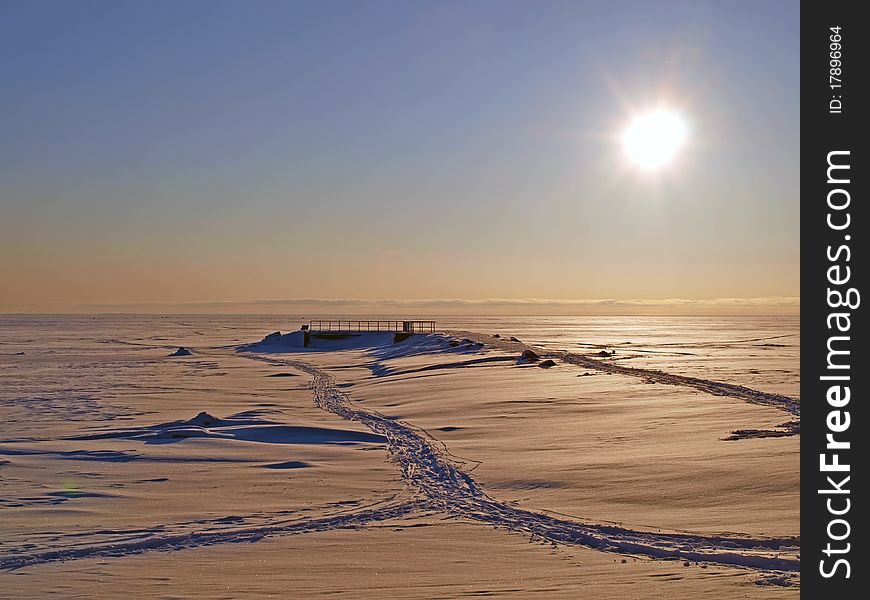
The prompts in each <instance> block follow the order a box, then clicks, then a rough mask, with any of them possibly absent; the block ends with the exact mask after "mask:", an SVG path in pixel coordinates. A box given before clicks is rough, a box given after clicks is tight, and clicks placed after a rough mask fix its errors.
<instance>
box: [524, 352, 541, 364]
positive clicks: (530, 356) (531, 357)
mask: <svg viewBox="0 0 870 600" xmlns="http://www.w3.org/2000/svg"><path fill="white" fill-rule="evenodd" d="M520 360H523V361H526V362H538V361H539V360H541V357H540V356H538V355H537V354H536V353H534V352H532V351H531V350H523V353H522V354H520Z"/></svg>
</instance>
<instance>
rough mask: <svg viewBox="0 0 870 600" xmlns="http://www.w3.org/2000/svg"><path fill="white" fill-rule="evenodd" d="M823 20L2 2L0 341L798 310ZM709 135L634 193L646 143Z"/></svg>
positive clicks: (713, 12) (514, 9)
mask: <svg viewBox="0 0 870 600" xmlns="http://www.w3.org/2000/svg"><path fill="white" fill-rule="evenodd" d="M798 42H799V15H798V3H797V2H775V1H769V2H749V1H746V2H733V1H728V2H725V1H722V2H700V1H687V2H665V1H639V2H627V1H616V0H608V1H600V2H580V1H572V2H558V1H542V2H532V1H505V0H500V1H495V0H494V1H480V0H468V1H464V2H455V1H445V0H440V1H432V2H423V1H412V2H409V1H395V2H392V1H380V0H377V1H374V0H373V1H359V2H357V1H349V0H348V1H344V2H340V1H324V2H317V1H305V2H303V1H284V2H278V1H251V2H241V1H235V2H219V1H203V2H195V1H184V2H176V1H173V2H161V1H148V2H144V1H143V2H129V1H126V2H116V1H87V0H78V1H76V2H61V1H57V2H51V1H41V2H29V1H28V2H9V1H6V0H0V79H2V82H3V90H2V94H0V281H2V286H0V312H2V311H4V310H5V311H18V310H24V311H27V310H63V309H64V307H70V306H83V305H91V304H94V305H96V304H99V305H110V304H118V303H120V304H127V303H133V304H135V303H149V302H175V303H190V302H200V301H234V300H252V299H267V300H268V299H282V298H290V299H292V298H363V299H372V298H374V299H377V298H390V299H426V298H465V299H483V298H502V299H519V298H546V299H560V300H570V299H604V298H615V299H666V298H680V299H688V300H702V301H704V300H709V299H715V298H735V297H737V298H757V297H796V296H798V289H799V273H798V266H799V237H798V225H799V216H800V215H799V188H798V172H799V157H798V155H799V120H798V116H799V105H800V98H799V54H798ZM662 102H664V103H667V104H668V105H669V106H673V107H675V108H677V109H679V110H680V111H682V112H683V113H684V114H685V115H686V118H687V120H688V121H689V124H690V127H691V138H690V143H689V146H688V147H687V148H686V151H685V153H684V155H683V157H682V159H681V161H680V163H679V164H678V165H676V166H675V168H673V169H671V170H670V171H668V172H667V173H665V174H660V175H650V174H649V173H639V172H637V171H635V170H632V169H629V168H627V166H626V164H625V161H624V160H623V157H622V154H621V150H620V148H619V147H618V144H616V142H615V141H614V137H615V136H616V135H617V133H618V132H619V130H620V129H621V128H622V127H624V126H625V124H626V122H627V120H628V118H629V116H630V115H631V114H633V113H634V112H636V111H638V110H642V109H644V108H647V107H650V106H653V105H656V104H659V103H662Z"/></svg>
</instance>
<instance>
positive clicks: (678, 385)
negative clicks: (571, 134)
mask: <svg viewBox="0 0 870 600" xmlns="http://www.w3.org/2000/svg"><path fill="white" fill-rule="evenodd" d="M300 323H301V321H298V322H297V321H294V320H293V319H287V318H282V317H260V316H257V317H250V316H245V317H187V316H185V317H169V318H161V317H151V316H149V317H145V316H140V317H135V316H125V317H108V316H98V317H97V318H96V319H93V318H90V317H88V318H83V317H2V318H0V327H2V328H0V378H2V385H0V417H2V422H0V474H2V479H0V569H2V570H0V589H4V590H7V591H8V593H9V594H11V595H12V597H43V596H44V595H46V594H48V593H50V592H54V593H59V594H61V595H63V596H65V597H67V596H73V597H75V596H81V597H91V596H93V595H95V594H96V595H103V596H111V595H112V594H113V591H115V590H117V589H118V587H119V586H124V587H125V589H127V590H130V593H132V594H133V595H134V596H135V595H146V594H147V595H155V596H161V595H163V596H175V597H203V596H208V597H244V596H245V595H250V596H251V597H262V596H263V595H264V594H267V593H274V594H276V595H278V596H281V595H286V594H287V593H288V590H293V591H294V595H295V596H296V597H299V596H304V597H308V596H316V595H319V594H322V595H324V596H325V595H332V596H339V597H372V596H374V595H377V592H378V590H380V591H381V593H386V591H385V590H389V595H390V596H391V597H401V598H404V597H412V598H431V597H448V598H449V597H456V596H458V595H461V594H463V593H469V594H471V593H474V594H483V593H489V594H492V595H505V596H511V595H513V596H515V597H526V596H528V595H530V594H533V593H534V594H537V595H540V596H542V597H548V596H549V597H579V596H581V595H583V596H585V595H589V594H593V593H594V594H596V595H597V596H598V597H602V598H623V597H648V596H652V595H653V594H658V595H663V596H665V597H669V598H681V597H686V598H691V597H697V596H699V595H701V594H706V595H709V596H712V597H723V598H730V597H735V598H743V597H747V596H748V597H759V598H778V597H797V593H798V587H799V580H798V576H797V572H796V571H797V568H798V560H799V558H798V557H799V522H798V516H799V513H798V506H799V503H798V487H799V473H798V448H799V435H798V434H796V431H797V430H799V412H800V411H799V406H800V404H799V400H798V399H797V386H798V384H799V372H798V371H797V369H798V354H799V337H798V329H797V327H798V324H797V320H796V319H732V320H728V319H706V320H705V319H685V320H680V319H673V318H671V319H653V318H646V319H644V318H623V319H621V320H620V319H616V318H607V319H598V320H596V319H562V320H555V319H552V318H540V319H538V318H527V319H518V318H507V319H500V320H499V319H492V318H490V319H453V320H452V321H449V322H448V323H446V325H447V326H448V327H450V328H451V329H452V330H451V331H450V332H449V333H444V334H438V335H434V336H414V337H412V338H411V339H408V340H404V341H401V342H399V343H393V337H392V335H391V334H365V335H362V336H359V337H352V338H346V339H342V340H334V339H332V340H318V339H315V340H314V343H313V344H312V345H311V346H310V347H309V348H303V347H302V343H301V335H300V334H299V333H292V334H291V335H285V336H281V337H278V336H273V337H271V338H269V339H267V340H265V341H262V342H259V341H258V340H261V339H262V338H263V337H264V335H265V334H267V333H270V332H271V331H273V330H275V329H282V330H285V331H294V330H297V329H298V326H299V324H300ZM495 334H498V336H499V337H494V335H495ZM510 336H515V337H516V338H517V339H519V340H522V341H521V342H514V341H509V338H510ZM180 346H183V347H185V348H188V349H189V350H190V351H191V354H190V355H189V356H169V355H170V354H172V353H174V352H175V351H176V350H177V349H178V348H179V347H180ZM529 351H531V352H532V353H534V354H530V353H529ZM523 352H526V358H521V357H522V354H523ZM534 355H537V357H535V356H534ZM548 359H549V360H552V361H553V362H554V363H555V364H554V365H553V366H551V367H549V368H542V367H541V366H542V365H543V364H545V361H546V360H548ZM251 542H256V543H251ZM530 542H532V543H530ZM58 574H62V575H63V576H62V577H58Z"/></svg>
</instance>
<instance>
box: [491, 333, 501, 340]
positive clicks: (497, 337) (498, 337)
mask: <svg viewBox="0 0 870 600" xmlns="http://www.w3.org/2000/svg"><path fill="white" fill-rule="evenodd" d="M492 337H494V338H495V339H497V340H498V339H501V336H500V335H499V334H495V335H494V336H492Z"/></svg>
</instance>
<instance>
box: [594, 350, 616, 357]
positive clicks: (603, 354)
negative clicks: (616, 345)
mask: <svg viewBox="0 0 870 600" xmlns="http://www.w3.org/2000/svg"><path fill="white" fill-rule="evenodd" d="M612 354H613V353H612V352H608V351H607V350H602V351H601V352H598V353H597V354H596V355H597V356H611V355H612Z"/></svg>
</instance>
